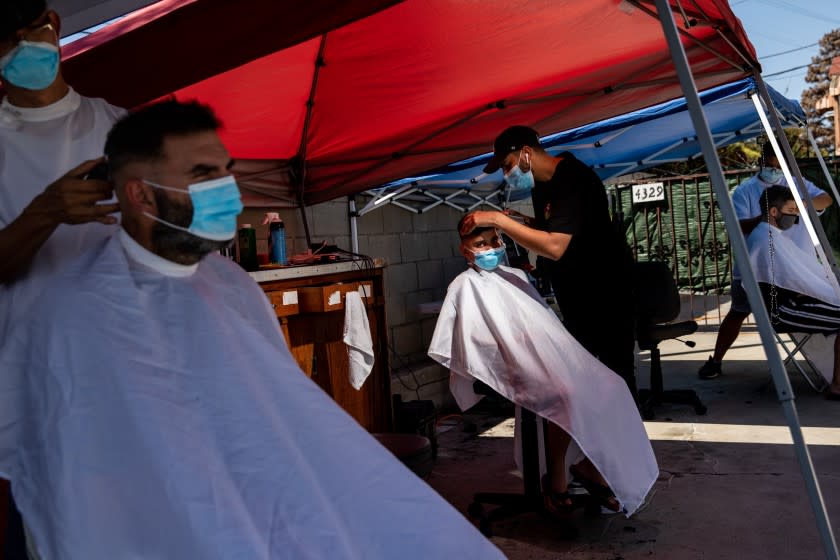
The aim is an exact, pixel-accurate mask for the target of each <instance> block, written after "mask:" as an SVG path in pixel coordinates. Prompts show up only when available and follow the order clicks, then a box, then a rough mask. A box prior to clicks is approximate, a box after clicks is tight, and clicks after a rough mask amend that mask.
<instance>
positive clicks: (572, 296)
mask: <svg viewBox="0 0 840 560" xmlns="http://www.w3.org/2000/svg"><path fill="white" fill-rule="evenodd" d="M560 155H561V157H562V158H563V159H562V160H561V161H560V162H559V163H558V164H557V168H556V170H555V171H554V175H553V176H552V178H551V180H550V181H548V182H546V183H537V184H536V185H535V187H534V190H533V191H532V199H533V203H534V213H535V218H536V222H537V227H538V228H539V229H541V230H544V231H549V232H559V233H567V234H571V236H572V239H571V242H570V243H569V246H568V248H567V249H566V252H565V253H564V254H563V256H562V257H560V259H559V260H557V261H551V260H547V264H548V268H549V273H550V275H551V281H552V285H553V287H554V292H555V296H556V297H557V302H558V304H559V305H560V309H561V310H562V311H563V313H564V314H565V313H569V312H575V311H577V310H585V309H589V310H591V311H593V312H595V310H600V309H604V308H605V307H610V308H613V309H615V306H616V305H619V306H621V307H623V306H624V305H627V304H630V303H631V301H630V299H631V296H630V293H631V290H632V288H631V286H632V270H633V268H632V267H633V262H632V255H631V253H630V248H629V247H628V245H627V242H626V241H625V239H624V237H623V236H621V235H620V234H619V233H618V231H617V229H616V228H615V227H614V226H613V225H612V222H611V220H610V214H609V205H608V203H607V193H606V190H605V189H604V184H603V183H602V182H601V179H600V178H599V177H598V175H597V174H596V173H595V172H594V171H592V169H590V168H589V166H587V165H586V164H584V163H583V162H581V161H580V160H578V159H577V158H576V157H575V156H574V155H572V154H571V153H569V152H563V153H562V154H560ZM601 319H604V318H603V317H602V318H601Z"/></svg>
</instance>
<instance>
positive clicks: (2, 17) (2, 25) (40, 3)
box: [0, 0, 47, 39]
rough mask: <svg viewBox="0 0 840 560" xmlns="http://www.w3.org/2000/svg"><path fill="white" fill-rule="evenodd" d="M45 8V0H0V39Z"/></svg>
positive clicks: (22, 25)
mask: <svg viewBox="0 0 840 560" xmlns="http://www.w3.org/2000/svg"><path fill="white" fill-rule="evenodd" d="M46 10H47V3H46V1H45V0H0V39H4V38H6V37H8V36H9V35H11V34H12V33H14V32H15V31H17V30H18V29H21V28H23V27H26V26H27V25H29V24H30V23H32V22H33V21H35V20H36V19H37V18H38V16H40V15H41V14H43V13H44V12H45V11H46Z"/></svg>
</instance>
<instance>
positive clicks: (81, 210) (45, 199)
mask: <svg viewBox="0 0 840 560" xmlns="http://www.w3.org/2000/svg"><path fill="white" fill-rule="evenodd" d="M102 161H104V158H99V159H94V160H89V161H86V162H84V163H82V164H81V165H79V166H78V167H75V168H74V169H71V170H70V171H68V172H67V174H65V175H64V176H63V177H61V178H60V179H58V180H57V181H55V182H54V183H52V184H50V185H49V186H48V187H47V188H46V189H44V192H43V193H41V194H40V195H39V196H38V197H37V198H36V199H35V200H33V201H32V205H31V209H32V210H35V211H38V212H41V213H43V214H45V215H47V216H48V217H49V218H50V219H51V220H53V221H55V223H57V224H84V223H88V222H100V223H103V224H116V223H117V219H116V218H115V217H114V216H110V215H109V214H113V213H114V212H117V211H119V209H120V207H119V204H114V203H111V204H97V203H99V202H103V201H106V200H110V199H111V197H112V196H113V193H114V189H113V187H112V185H111V183H110V182H108V181H98V180H92V179H83V177H84V176H85V175H87V174H88V173H89V172H90V171H91V169H93V168H94V167H96V165H97V164H98V163H101V162H102Z"/></svg>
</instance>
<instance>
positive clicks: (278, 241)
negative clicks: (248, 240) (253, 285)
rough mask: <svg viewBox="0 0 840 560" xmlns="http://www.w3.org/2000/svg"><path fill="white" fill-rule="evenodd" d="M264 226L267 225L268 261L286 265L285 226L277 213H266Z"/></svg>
mask: <svg viewBox="0 0 840 560" xmlns="http://www.w3.org/2000/svg"><path fill="white" fill-rule="evenodd" d="M263 223H264V224H268V260H269V261H270V262H272V263H276V264H287V263H288V261H287V260H286V225H285V224H284V223H283V220H281V219H280V214H278V213H277V212H266V214H265V219H264V220H263Z"/></svg>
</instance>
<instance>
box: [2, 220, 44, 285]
mask: <svg viewBox="0 0 840 560" xmlns="http://www.w3.org/2000/svg"><path fill="white" fill-rule="evenodd" d="M57 226H58V224H57V223H56V222H55V220H53V219H52V218H50V217H49V216H48V215H47V214H44V213H41V212H39V211H36V210H32V209H30V208H27V209H26V210H24V212H23V213H22V214H21V215H20V216H18V218H17V219H16V220H15V221H13V222H12V223H10V224H9V225H8V226H7V227H6V228H4V229H2V230H0V262H2V263H3V266H2V267H0V284H8V283H10V282H13V281H14V280H16V279H17V278H19V277H20V276H21V275H22V274H23V273H24V272H26V270H27V269H28V268H29V265H30V264H31V263H32V259H33V258H34V257H35V254H36V253H37V252H38V251H39V250H40V249H41V247H42V246H43V245H44V243H46V241H47V239H49V238H50V235H52V233H53V231H55V228H56V227H57Z"/></svg>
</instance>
